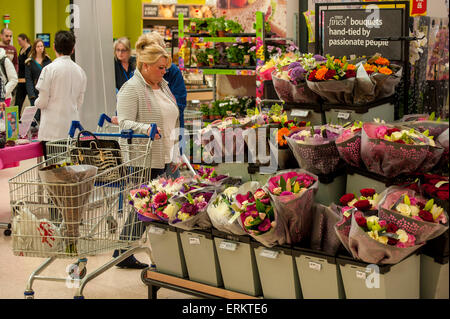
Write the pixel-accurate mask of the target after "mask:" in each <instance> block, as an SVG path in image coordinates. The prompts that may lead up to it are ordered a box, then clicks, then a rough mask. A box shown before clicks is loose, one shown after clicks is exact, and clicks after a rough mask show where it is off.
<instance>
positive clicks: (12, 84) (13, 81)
mask: <svg viewBox="0 0 450 319" xmlns="http://www.w3.org/2000/svg"><path fill="white" fill-rule="evenodd" d="M0 77H1V79H2V81H3V85H4V86H5V104H6V106H11V99H12V92H13V91H14V89H15V88H16V86H17V83H18V79H17V72H16V69H15V68H14V64H13V63H12V62H11V60H10V59H9V58H8V57H7V55H6V51H5V50H4V49H3V48H0Z"/></svg>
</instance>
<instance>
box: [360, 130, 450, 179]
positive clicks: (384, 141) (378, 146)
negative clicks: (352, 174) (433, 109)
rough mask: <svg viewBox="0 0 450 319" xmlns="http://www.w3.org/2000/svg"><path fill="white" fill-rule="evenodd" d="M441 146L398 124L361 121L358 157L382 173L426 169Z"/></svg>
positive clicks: (429, 167) (438, 158) (392, 174)
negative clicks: (359, 152) (363, 122)
mask: <svg viewBox="0 0 450 319" xmlns="http://www.w3.org/2000/svg"><path fill="white" fill-rule="evenodd" d="M443 152H444V149H443V148H442V147H440V146H438V145H436V143H435V142H434V141H433V139H432V138H429V137H428V136H426V135H425V134H421V133H420V132H417V131H415V130H414V129H410V128H407V127H402V126H395V125H387V124H380V123H365V124H364V125H363V130H362V137H361V158H362V160H363V162H364V164H366V167H367V169H368V170H369V171H371V172H374V173H376V174H379V175H382V176H385V177H395V176H398V175H400V174H410V173H414V172H417V171H419V172H420V171H422V172H426V171H428V170H430V169H431V168H432V167H434V166H435V165H436V164H437V163H438V162H439V160H440V158H441V156H442V154H443Z"/></svg>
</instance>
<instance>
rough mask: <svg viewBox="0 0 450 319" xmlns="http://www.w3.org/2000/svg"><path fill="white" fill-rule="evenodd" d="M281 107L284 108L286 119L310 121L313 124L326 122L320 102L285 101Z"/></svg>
mask: <svg viewBox="0 0 450 319" xmlns="http://www.w3.org/2000/svg"><path fill="white" fill-rule="evenodd" d="M283 108H284V109H285V110H286V113H287V116H288V120H295V119H297V121H305V122H311V125H313V126H314V125H322V124H326V122H325V113H324V112H323V111H322V105H321V104H316V105H314V104H299V103H285V104H284V106H283Z"/></svg>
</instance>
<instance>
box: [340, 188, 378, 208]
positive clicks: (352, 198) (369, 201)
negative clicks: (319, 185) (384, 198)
mask: <svg viewBox="0 0 450 319" xmlns="http://www.w3.org/2000/svg"><path fill="white" fill-rule="evenodd" d="M359 192H360V193H361V196H359V197H358V196H356V195H355V194H351V193H349V194H345V195H343V196H342V197H341V198H340V199H339V204H340V205H341V206H343V207H344V208H345V207H347V208H349V209H350V208H353V207H354V208H356V209H358V210H360V211H363V212H367V211H370V210H376V209H377V205H378V201H379V200H380V195H379V194H377V192H376V191H375V190H374V189H373V188H363V189H361V190H360V191H359Z"/></svg>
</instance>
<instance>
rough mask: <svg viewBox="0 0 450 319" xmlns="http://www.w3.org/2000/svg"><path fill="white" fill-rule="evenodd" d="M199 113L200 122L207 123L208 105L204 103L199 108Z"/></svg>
mask: <svg viewBox="0 0 450 319" xmlns="http://www.w3.org/2000/svg"><path fill="white" fill-rule="evenodd" d="M200 112H202V120H203V121H207V120H209V105H208V104H206V103H203V104H202V105H201V106H200Z"/></svg>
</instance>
